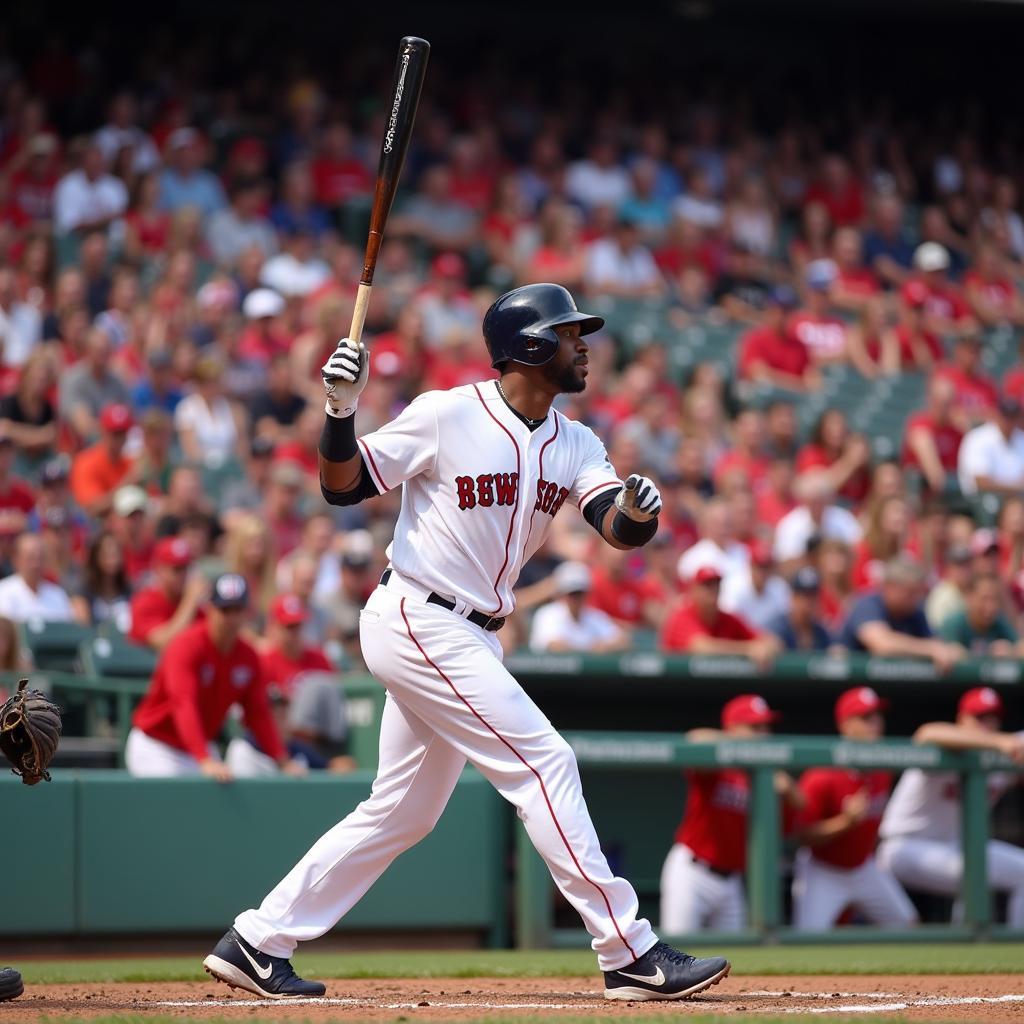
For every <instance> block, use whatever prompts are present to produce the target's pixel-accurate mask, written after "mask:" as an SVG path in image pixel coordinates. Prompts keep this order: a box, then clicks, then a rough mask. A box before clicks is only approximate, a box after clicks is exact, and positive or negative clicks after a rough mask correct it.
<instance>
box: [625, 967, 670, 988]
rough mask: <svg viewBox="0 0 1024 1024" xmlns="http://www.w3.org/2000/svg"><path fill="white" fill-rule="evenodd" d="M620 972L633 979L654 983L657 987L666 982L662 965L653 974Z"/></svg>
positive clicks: (649, 983) (648, 983)
mask: <svg viewBox="0 0 1024 1024" xmlns="http://www.w3.org/2000/svg"><path fill="white" fill-rule="evenodd" d="M619 974H621V975H622V976H623V977H624V978H631V979H632V980H633V981H642V982H643V983H644V984H645V985H653V986H654V987H655V988H659V987H660V986H661V985H664V984H665V975H664V974H663V973H662V970H661V968H660V967H659V968H658V969H657V970H656V971H655V972H654V973H653V974H627V973H626V972H625V971H619Z"/></svg>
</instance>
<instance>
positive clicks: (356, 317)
mask: <svg viewBox="0 0 1024 1024" xmlns="http://www.w3.org/2000/svg"><path fill="white" fill-rule="evenodd" d="M372 291H373V285H372V284H365V283H363V282H360V284H359V289H358V290H357V291H356V304H355V308H354V309H353V310H352V326H351V327H350V328H349V331H348V336H349V337H350V338H351V339H352V340H353V341H360V340H361V339H362V337H363V324H364V323H366V311H367V309H368V308H369V306H370V293H371V292H372Z"/></svg>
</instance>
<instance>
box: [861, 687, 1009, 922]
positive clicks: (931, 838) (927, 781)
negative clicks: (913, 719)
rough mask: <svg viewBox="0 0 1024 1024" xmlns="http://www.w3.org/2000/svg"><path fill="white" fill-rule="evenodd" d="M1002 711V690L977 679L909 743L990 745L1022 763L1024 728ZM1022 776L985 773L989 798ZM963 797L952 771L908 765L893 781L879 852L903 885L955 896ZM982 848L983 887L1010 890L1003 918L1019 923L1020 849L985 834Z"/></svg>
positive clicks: (959, 873)
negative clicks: (1010, 723)
mask: <svg viewBox="0 0 1024 1024" xmlns="http://www.w3.org/2000/svg"><path fill="white" fill-rule="evenodd" d="M1004 715H1005V709H1004V707H1003V701H1002V698H1001V697H1000V696H999V694H998V693H997V692H996V691H995V690H994V689H992V687H990V686H978V687H975V688H974V689H972V690H968V691H967V692H966V693H965V694H964V695H963V696H962V697H961V698H960V701H959V703H958V705H957V712H956V721H955V722H928V723H926V724H925V725H922V726H921V727H920V728H919V729H918V730H917V732H915V733H914V742H915V743H931V744H934V745H935V746H937V747H943V748H945V749H946V750H989V751H994V752H996V753H999V754H1003V755H1004V756H1005V757H1008V758H1010V759H1011V760H1013V761H1015V762H1016V763H1017V764H1024V732H1018V733H1012V732H1004V731H1002V727H1003V718H1004ZM1020 780H1021V775H1020V774H1019V773H1017V772H989V773H988V775H987V776H986V783H987V787H988V796H989V801H990V803H993V804H994V803H995V802H996V801H997V800H998V799H999V798H1000V797H1001V796H1002V795H1003V794H1004V793H1005V792H1006V791H1007V790H1008V789H1009V788H1010V787H1011V786H1014V785H1017V784H1018V783H1019V782H1020ZM961 796H962V795H961V792H960V777H959V776H958V775H957V774H956V773H955V772H925V771H922V770H921V769H920V768H909V769H907V771H905V772H904V773H903V775H902V776H901V777H900V781H899V782H898V783H897V784H896V789H895V790H894V791H893V794H892V799H891V800H890V801H889V806H888V808H887V810H886V812H885V817H884V818H883V820H882V827H881V830H880V835H881V837H882V842H881V844H880V845H879V847H878V859H879V861H880V862H881V863H883V864H884V865H886V867H887V868H888V869H889V870H890V871H891V872H892V873H893V874H894V875H895V876H896V877H897V878H898V879H899V880H900V881H901V882H902V883H903V884H904V885H905V886H907V888H908V889H918V890H921V891H924V892H931V893H937V894H939V895H944V896H950V897H953V898H954V899H955V898H957V897H959V896H960V893H961V889H962V886H963V872H964V858H963V848H962V844H961V831H960V829H961V818H960V814H961ZM987 853H988V856H987V862H988V886H989V888H990V889H993V890H995V891H996V892H1003V893H1006V894H1007V896H1008V901H1007V906H1006V922H1007V924H1008V925H1010V926H1011V927H1013V928H1024V850H1022V849H1021V848H1020V847H1019V846H1014V845H1013V844H1012V843H1006V842H1003V841H1002V840H999V839H990V840H989V841H988V846H987Z"/></svg>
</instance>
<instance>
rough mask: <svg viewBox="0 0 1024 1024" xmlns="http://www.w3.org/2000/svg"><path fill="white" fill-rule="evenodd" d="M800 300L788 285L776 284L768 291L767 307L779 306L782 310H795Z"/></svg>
mask: <svg viewBox="0 0 1024 1024" xmlns="http://www.w3.org/2000/svg"><path fill="white" fill-rule="evenodd" d="M799 304H800V299H799V297H798V296H797V294H796V292H795V291H794V290H793V289H792V288H790V287H789V285H788V284H777V285H775V286H774V287H773V288H771V289H769V291H768V305H770V306H781V307H782V308H783V309H796V307H797V306H798V305H799Z"/></svg>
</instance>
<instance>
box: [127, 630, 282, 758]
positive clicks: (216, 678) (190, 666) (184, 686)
mask: <svg viewBox="0 0 1024 1024" xmlns="http://www.w3.org/2000/svg"><path fill="white" fill-rule="evenodd" d="M232 704H239V705H241V707H242V710H243V712H244V714H245V724H246V725H247V726H248V728H249V731H250V732H251V733H252V734H253V736H254V737H255V738H256V741H257V743H258V744H259V747H260V750H262V751H263V752H264V753H265V754H267V755H268V756H270V757H273V758H275V759H276V760H282V759H283V758H284V757H286V756H287V754H286V751H285V748H284V744H283V743H282V742H281V736H280V734H279V733H278V731H277V726H276V725H275V724H274V719H273V717H272V716H271V713H270V702H269V700H268V698H267V690H266V684H265V683H264V680H263V672H262V670H261V667H260V659H259V655H258V654H257V653H256V651H255V649H254V648H252V647H251V646H250V645H249V644H247V643H246V642H245V641H244V640H237V641H236V642H235V644H234V646H233V647H232V648H231V649H230V650H229V651H226V652H221V651H219V650H217V648H216V647H214V645H213V642H212V641H211V640H210V633H209V628H208V627H207V625H206V623H205V622H197V623H195V624H194V625H192V626H189V628H188V629H186V630H184V631H183V632H181V633H179V634H178V635H177V636H176V637H175V638H174V639H173V640H172V641H171V642H170V643H169V644H168V645H167V647H166V648H165V650H164V653H163V654H162V655H161V657H160V661H159V662H158V664H157V667H156V672H155V673H154V674H153V682H152V684H151V685H150V687H149V691H148V692H147V693H146V696H145V697H143V698H142V703H141V704H140V705H139V706H138V708H137V709H136V711H135V715H134V716H133V718H132V721H133V723H134V724H135V726H136V727H137V728H139V729H141V730H142V731H143V732H144V733H146V735H147V736H152V737H153V739H155V740H159V741H160V742H161V743H166V744H167V745H168V746H171V747H176V748H177V749H178V750H183V751H185V753H187V754H191V755H192V756H193V757H195V758H196V759H198V760H200V761H202V760H205V759H206V758H207V757H209V752H208V750H207V744H208V743H209V742H210V741H211V740H212V739H214V738H215V737H216V735H217V733H218V732H220V728H221V726H222V725H223V724H224V718H225V716H226V715H227V713H228V709H229V708H230V707H231V705H232Z"/></svg>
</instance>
